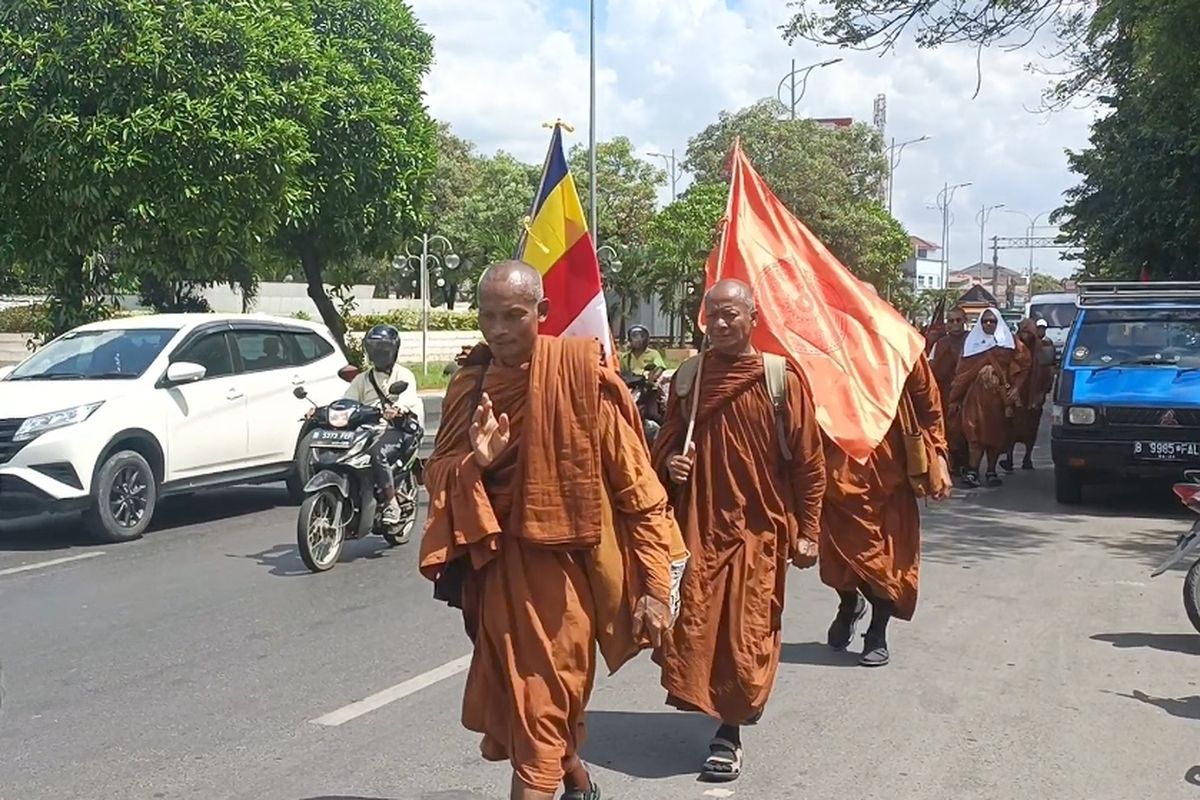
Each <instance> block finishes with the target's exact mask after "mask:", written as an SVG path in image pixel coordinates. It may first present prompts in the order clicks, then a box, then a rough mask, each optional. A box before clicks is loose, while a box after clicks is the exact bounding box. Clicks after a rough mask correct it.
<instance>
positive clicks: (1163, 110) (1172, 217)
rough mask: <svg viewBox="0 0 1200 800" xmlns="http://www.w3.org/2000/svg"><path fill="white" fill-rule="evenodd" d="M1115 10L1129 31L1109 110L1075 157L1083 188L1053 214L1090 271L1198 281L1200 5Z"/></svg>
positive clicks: (1181, 0) (1171, 0)
mask: <svg viewBox="0 0 1200 800" xmlns="http://www.w3.org/2000/svg"><path fill="white" fill-rule="evenodd" d="M1119 5H1120V8H1119V9H1116V8H1114V9H1113V11H1114V13H1116V12H1118V11H1119V13H1118V15H1117V17H1116V18H1115V19H1114V22H1113V24H1114V25H1116V26H1118V27H1119V28H1121V30H1122V31H1123V32H1124V33H1123V36H1124V40H1125V45H1126V47H1125V52H1124V54H1123V56H1122V58H1123V62H1122V64H1121V66H1120V67H1119V68H1118V69H1117V70H1116V72H1115V73H1114V76H1113V77H1114V80H1115V82H1116V84H1117V91H1116V92H1115V93H1114V94H1113V95H1111V96H1109V97H1107V98H1105V101H1104V102H1105V105H1106V106H1108V107H1109V108H1110V113H1108V114H1107V115H1106V116H1104V117H1103V118H1101V119H1099V120H1097V121H1096V122H1095V123H1094V124H1093V126H1092V134H1091V137H1090V145H1091V146H1090V147H1088V148H1086V149H1084V150H1082V151H1080V152H1076V153H1070V154H1069V156H1068V160H1069V163H1070V166H1071V169H1072V170H1073V171H1074V172H1076V173H1078V174H1079V175H1080V177H1081V183H1080V184H1079V185H1078V186H1077V187H1075V188H1073V189H1071V190H1069V191H1068V192H1067V203H1066V205H1065V207H1064V208H1063V209H1062V210H1061V211H1060V212H1059V214H1058V215H1057V216H1056V217H1055V218H1054V219H1055V220H1056V221H1058V222H1060V224H1061V226H1062V230H1063V233H1064V238H1065V239H1066V241H1067V242H1068V243H1070V244H1073V245H1075V246H1076V247H1078V248H1079V250H1078V253H1077V255H1078V256H1079V257H1080V259H1081V260H1082V262H1083V265H1084V275H1085V276H1089V277H1109V278H1124V279H1137V278H1138V277H1139V276H1140V275H1141V273H1142V268H1143V267H1145V268H1146V271H1147V272H1148V273H1149V275H1150V276H1151V278H1153V279H1157V280H1169V279H1176V280H1196V279H1200V264H1198V262H1197V261H1196V252H1197V251H1198V250H1200V116H1198V115H1197V114H1196V108H1197V107H1198V103H1200V62H1198V61H1197V59H1196V57H1195V43H1196V42H1197V41H1200V38H1198V37H1200V7H1198V6H1197V4H1196V3H1194V2H1185V0H1162V1H1161V2H1153V3H1151V2H1148V0H1145V1H1138V0H1128V2H1124V3H1121V4H1119Z"/></svg>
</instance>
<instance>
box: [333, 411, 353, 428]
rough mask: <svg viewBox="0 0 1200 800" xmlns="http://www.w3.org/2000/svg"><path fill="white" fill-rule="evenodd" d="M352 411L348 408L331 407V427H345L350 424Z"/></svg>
mask: <svg viewBox="0 0 1200 800" xmlns="http://www.w3.org/2000/svg"><path fill="white" fill-rule="evenodd" d="M350 411H351V409H348V408H331V409H329V413H328V417H329V426H330V427H331V428H344V427H346V426H347V425H349V424H350Z"/></svg>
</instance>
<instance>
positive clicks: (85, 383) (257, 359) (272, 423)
mask: <svg viewBox="0 0 1200 800" xmlns="http://www.w3.org/2000/svg"><path fill="white" fill-rule="evenodd" d="M352 369H353V368H350V370H352ZM345 370H346V360H345V358H344V356H342V354H341V353H340V352H339V351H338V349H337V346H336V344H335V342H334V340H333V339H332V338H331V337H330V335H329V331H328V330H327V329H326V328H325V327H323V326H320V325H315V324H312V323H309V322H302V321H299V320H288V319H279V318H275V317H265V316H262V317H260V316H249V315H221V314H163V315H150V316H141V317H133V318H128V319H116V320H109V321H106V322H98V323H95V324H92V325H84V326H82V327H79V328H76V329H75V330H73V331H71V332H70V333H67V334H64V335H63V336H60V337H59V338H57V339H55V340H54V341H53V342H50V343H49V344H47V345H46V346H45V347H43V348H41V349H40V350H38V351H37V352H36V353H34V354H33V355H32V356H30V357H29V358H28V359H26V360H25V361H24V362H23V363H21V364H20V365H19V366H17V367H16V368H15V369H13V370H11V371H10V372H9V373H8V374H7V375H5V376H4V377H3V379H0V517H17V516H24V515H27V514H35V513H38V512H40V511H72V510H77V511H83V512H84V515H85V517H86V519H87V521H88V523H89V525H90V527H91V528H92V530H93V531H94V533H95V534H96V535H97V536H99V537H100V538H101V539H103V540H105V541H109V542H119V541H128V540H131V539H136V538H138V537H140V536H141V535H142V533H143V532H144V531H145V530H146V528H147V526H149V524H150V520H151V518H152V517H153V516H154V510H155V507H156V506H157V504H158V501H159V499H160V498H162V497H163V496H164V495H168V494H172V493H184V492H191V491H194V490H196V489H202V488H210V487H213V486H227V485H233V484H241V483H269V482H275V481H280V480H287V481H288V482H289V489H290V490H291V491H292V492H293V493H298V492H299V490H300V489H301V488H302V487H300V486H299V485H298V482H299V477H298V475H297V473H296V470H295V466H294V465H295V464H296V462H297V459H296V454H297V448H298V446H299V443H300V440H301V436H302V435H303V433H304V431H303V427H304V424H303V422H302V421H301V419H302V417H303V416H304V412H305V410H306V409H308V408H309V407H310V406H309V403H308V402H307V401H304V400H298V399H296V398H295V397H294V396H293V394H292V393H293V392H294V391H295V387H297V386H304V387H305V389H306V390H307V391H308V395H309V397H310V398H311V399H312V401H313V402H315V403H317V404H318V405H324V404H326V403H329V402H332V401H333V400H335V399H337V398H338V397H340V396H341V395H342V393H343V391H344V389H345V384H344V383H343V381H344V380H346V379H347V378H348V377H352V372H347V371H345Z"/></svg>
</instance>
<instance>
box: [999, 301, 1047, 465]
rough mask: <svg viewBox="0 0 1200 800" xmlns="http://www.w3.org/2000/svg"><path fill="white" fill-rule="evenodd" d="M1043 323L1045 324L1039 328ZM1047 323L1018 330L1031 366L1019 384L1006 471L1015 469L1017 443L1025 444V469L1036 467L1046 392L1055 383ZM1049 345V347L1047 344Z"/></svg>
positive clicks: (1025, 325)
mask: <svg viewBox="0 0 1200 800" xmlns="http://www.w3.org/2000/svg"><path fill="white" fill-rule="evenodd" d="M1039 326H1042V327H1039ZM1044 326H1045V322H1044V321H1042V320H1039V321H1037V322H1034V321H1033V320H1032V319H1026V320H1022V321H1021V326H1020V327H1019V328H1018V329H1017V342H1018V343H1019V344H1020V345H1021V346H1022V347H1021V348H1019V349H1018V353H1019V356H1021V357H1025V362H1026V364H1027V366H1028V369H1027V371H1026V372H1025V374H1024V375H1023V376H1022V378H1021V383H1020V385H1019V386H1018V387H1017V403H1016V407H1015V409H1014V410H1013V419H1012V429H1011V438H1010V441H1009V445H1008V455H1007V457H1006V458H1005V460H1004V461H1003V462H1002V463H1001V466H1003V467H1004V470H1005V471H1006V472H1010V473H1011V472H1012V471H1013V465H1014V464H1015V463H1016V457H1015V456H1016V449H1017V445H1019V444H1020V445H1024V446H1025V458H1024V460H1023V461H1022V462H1021V469H1033V448H1034V445H1036V444H1037V436H1038V428H1040V427H1041V425H1042V414H1043V412H1044V410H1045V407H1046V395H1047V394H1048V393H1049V391H1050V387H1051V386H1053V384H1054V344H1053V343H1050V342H1048V341H1047V340H1046V328H1045V327H1044ZM1047 345H1049V347H1047Z"/></svg>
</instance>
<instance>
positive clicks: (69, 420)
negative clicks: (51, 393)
mask: <svg viewBox="0 0 1200 800" xmlns="http://www.w3.org/2000/svg"><path fill="white" fill-rule="evenodd" d="M102 405H104V402H103V401H101V402H99V403H88V404H87V405H85V406H75V407H74V408H64V409H63V410H62V411H52V412H50V413H49V414H38V415H37V416H36V417H30V418H29V419H27V420H25V421H24V422H22V423H21V427H19V428H17V432H16V434H14V435H13V441H14V442H27V441H29V440H30V439H36V438H37V437H39V436H41V435H42V434H43V433H48V432H50V431H56V430H58V429H59V428H67V427H70V426H71V425H78V424H79V423H80V422H83V421H84V420H85V419H87V418H88V417H90V416H91V415H92V414H95V413H96V409H97V408H99V407H100V406H102Z"/></svg>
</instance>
